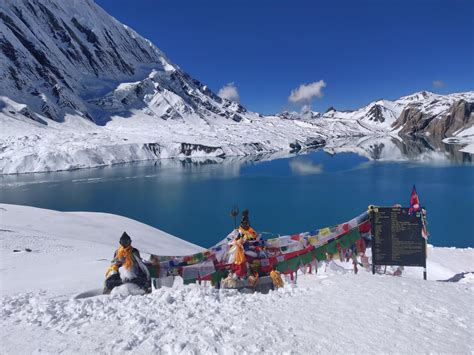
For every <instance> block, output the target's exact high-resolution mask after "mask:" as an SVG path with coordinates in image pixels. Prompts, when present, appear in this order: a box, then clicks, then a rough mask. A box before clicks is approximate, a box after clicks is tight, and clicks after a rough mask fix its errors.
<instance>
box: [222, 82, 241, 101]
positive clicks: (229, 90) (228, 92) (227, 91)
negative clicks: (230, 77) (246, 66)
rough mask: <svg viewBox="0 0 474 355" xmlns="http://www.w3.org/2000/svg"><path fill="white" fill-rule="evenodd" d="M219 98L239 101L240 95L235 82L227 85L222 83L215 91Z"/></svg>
mask: <svg viewBox="0 0 474 355" xmlns="http://www.w3.org/2000/svg"><path fill="white" fill-rule="evenodd" d="M217 95H219V96H220V97H221V98H223V99H227V100H230V101H235V102H240V95H239V92H238V91H237V87H236V86H235V84H234V83H233V82H232V83H228V84H227V85H224V86H223V87H222V88H221V89H220V90H219V92H218V93H217Z"/></svg>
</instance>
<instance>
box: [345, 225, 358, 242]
mask: <svg viewBox="0 0 474 355" xmlns="http://www.w3.org/2000/svg"><path fill="white" fill-rule="evenodd" d="M347 236H348V237H349V240H350V241H351V244H354V243H355V242H356V241H358V240H359V239H360V232H359V227H356V228H353V229H351V230H350V231H349V233H347Z"/></svg>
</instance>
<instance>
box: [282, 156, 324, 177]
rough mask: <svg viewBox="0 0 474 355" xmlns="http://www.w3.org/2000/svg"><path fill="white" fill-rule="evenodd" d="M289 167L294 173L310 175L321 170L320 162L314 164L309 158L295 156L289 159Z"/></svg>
mask: <svg viewBox="0 0 474 355" xmlns="http://www.w3.org/2000/svg"><path fill="white" fill-rule="evenodd" d="M289 164H290V169H291V171H292V172H293V173H294V174H299V175H310V174H320V173H322V172H323V165H322V164H314V163H313V162H312V161H311V160H310V159H306V158H297V159H293V160H290V163H289Z"/></svg>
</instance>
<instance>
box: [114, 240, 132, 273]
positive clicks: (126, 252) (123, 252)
mask: <svg viewBox="0 0 474 355" xmlns="http://www.w3.org/2000/svg"><path fill="white" fill-rule="evenodd" d="M132 251H133V248H132V246H131V245H130V246H128V247H126V248H124V247H122V246H121V247H120V248H119V249H118V250H117V256H116V258H117V259H119V260H122V259H125V262H124V263H123V264H122V266H124V267H125V269H127V270H130V269H131V268H132V265H133V256H132Z"/></svg>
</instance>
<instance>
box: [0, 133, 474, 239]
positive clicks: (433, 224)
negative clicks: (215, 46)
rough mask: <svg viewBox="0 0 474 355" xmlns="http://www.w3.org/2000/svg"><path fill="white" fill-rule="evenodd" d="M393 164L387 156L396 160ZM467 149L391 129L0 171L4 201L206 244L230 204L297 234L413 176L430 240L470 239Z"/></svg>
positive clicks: (405, 190) (386, 195)
mask: <svg viewBox="0 0 474 355" xmlns="http://www.w3.org/2000/svg"><path fill="white" fill-rule="evenodd" d="M394 161H395V162H396V163H393V162H394ZM471 163H472V156H471V155H470V154H467V153H460V152H458V150H457V149H456V148H455V147H453V146H450V145H447V144H444V143H442V142H438V143H434V142H429V141H427V140H421V139H411V140H405V141H402V140H399V139H395V138H387V137H383V138H367V137H360V138H357V139H338V140H334V141H331V142H329V143H328V145H327V146H326V147H325V148H324V150H318V151H313V152H305V153H302V154H299V155H290V154H288V153H285V152H279V153H275V154H273V155H262V156H252V157H246V158H241V157H234V158H226V159H221V158H212V159H184V160H179V159H168V160H160V161H156V162H146V163H137V164H126V165H120V166H114V167H105V168H98V169H87V170H77V171H72V172H58V173H45V174H28V175H15V176H2V177H0V202H3V203H16V204H24V205H31V206H37V207H43V208H51V209H56V210H62V211H100V212H108V213H115V214H120V215H123V216H127V217H130V218H133V219H137V220H139V221H142V222H144V223H147V224H150V225H153V226H155V227H157V228H160V229H163V230H165V231H167V232H169V233H171V234H174V235H176V236H178V237H181V238H184V239H186V240H189V241H191V242H194V243H196V244H199V245H202V246H209V245H212V244H214V243H215V242H217V241H219V240H221V239H222V238H223V237H224V236H225V235H226V234H227V233H228V232H230V230H231V229H232V228H233V220H232V219H231V218H230V216H229V211H230V208H231V206H232V205H234V204H238V205H239V207H240V209H241V210H242V209H244V208H249V209H250V219H251V223H252V224H253V225H254V227H255V228H256V229H257V230H259V231H264V232H270V233H275V234H277V233H279V234H287V233H296V232H303V231H308V230H311V229H314V228H319V227H325V226H329V225H332V224H336V223H339V222H343V221H346V220H348V219H350V218H352V217H354V216H356V215H357V214H359V213H360V212H362V211H364V210H365V209H367V206H368V205H369V204H375V205H388V206H389V205H392V204H394V203H401V204H403V205H407V204H408V201H409V197H410V192H411V187H412V185H413V184H416V186H417V190H418V193H419V194H420V199H421V203H422V204H423V205H424V206H426V208H427V210H428V222H429V230H430V232H431V234H432V235H431V237H430V243H432V244H434V245H439V246H459V247H466V246H471V247H473V246H474V231H473V227H472V225H471V223H470V219H471V218H472V216H473V215H474V184H473V181H474V168H473V165H472V164H471Z"/></svg>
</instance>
